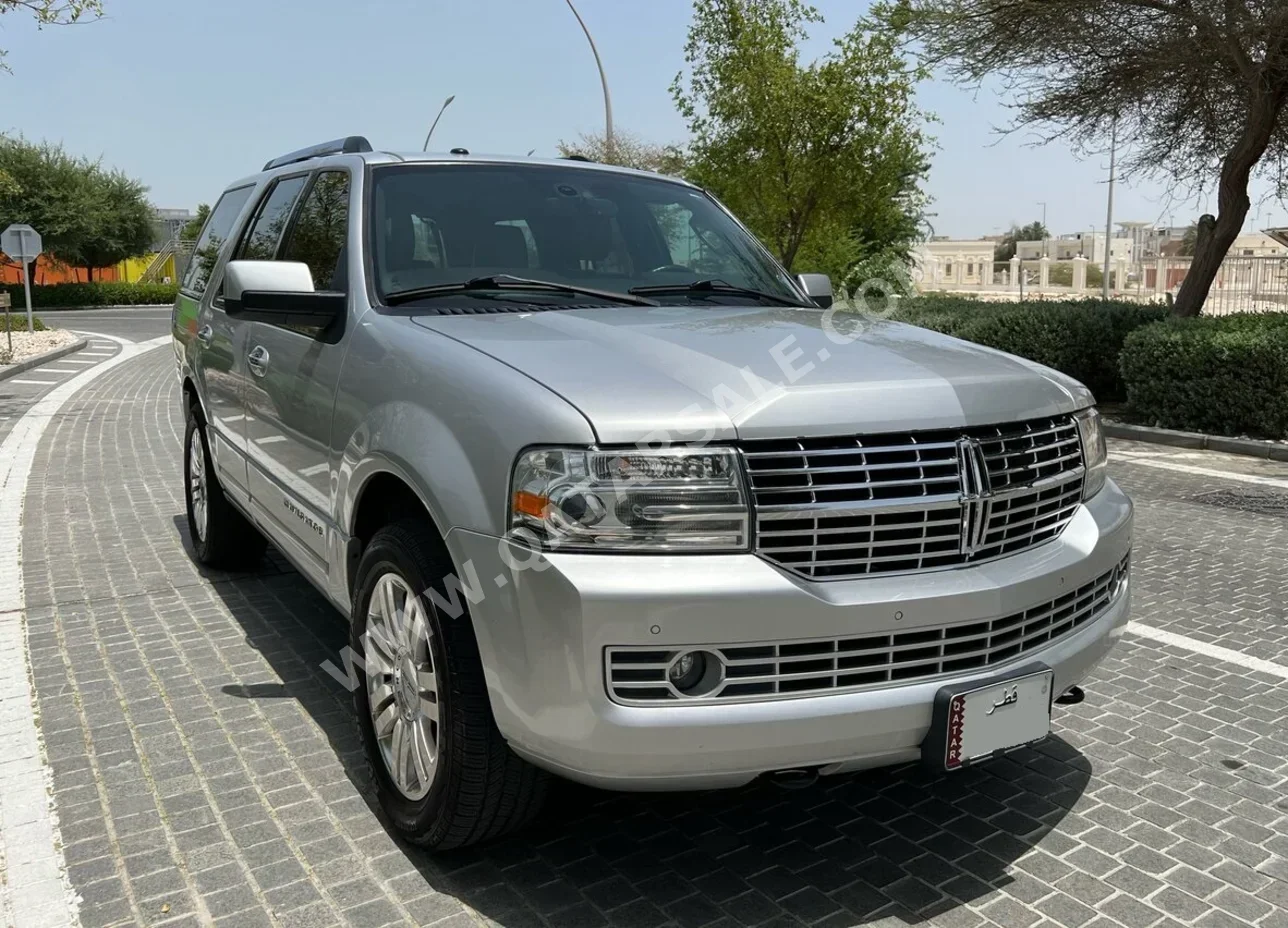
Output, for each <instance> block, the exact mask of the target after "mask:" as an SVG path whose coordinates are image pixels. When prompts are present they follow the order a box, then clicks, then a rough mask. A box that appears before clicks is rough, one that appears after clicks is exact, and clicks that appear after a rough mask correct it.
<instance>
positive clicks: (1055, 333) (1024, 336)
mask: <svg viewBox="0 0 1288 928" xmlns="http://www.w3.org/2000/svg"><path fill="white" fill-rule="evenodd" d="M1166 317H1167V308H1166V307H1163V306H1150V305H1145V304H1141V303H1121V302H1106V301H1102V300H1067V301H1054V300H1040V301H1039V300H1032V301H1025V302H1023V303H986V302H983V301H981V300H972V299H970V298H968V297H937V296H928V297H915V298H912V299H909V300H905V301H903V302H902V303H901V304H900V305H899V307H898V308H897V309H896V310H895V311H894V313H893V314H892V316H891V318H893V319H897V320H899V321H901V322H908V323H911V324H912V325H919V326H924V327H925V328H928V329H934V330H935V331H937V332H943V333H944V334H946V335H953V336H955V337H957V338H963V339H966V340H967V341H971V342H976V343H977V344H980V345H987V346H989V347H990V348H997V349H999V350H1001V351H1006V352H1009V353H1011V354H1015V355H1019V356H1020V357H1022V358H1028V359H1029V360H1031V361H1037V362H1038V363H1039V364H1045V365H1046V366H1047V367H1053V368H1055V369H1056V370H1058V371H1061V372H1063V373H1065V374H1068V375H1069V376H1070V377H1073V378H1075V379H1076V380H1079V381H1081V382H1082V383H1084V384H1086V385H1087V386H1088V387H1089V388H1090V389H1091V392H1092V393H1094V394H1095V396H1096V399H1097V400H1098V401H1099V402H1102V403H1103V402H1121V401H1122V400H1123V399H1125V398H1126V390H1125V388H1124V385H1123V381H1122V377H1121V375H1120V373H1119V366H1118V353H1119V351H1121V349H1122V345H1123V340H1124V339H1125V338H1126V337H1127V336H1128V335H1129V334H1131V333H1132V332H1134V331H1135V330H1137V329H1139V328H1141V327H1142V326H1146V325H1150V324H1152V323H1155V322H1158V321H1159V320H1161V319H1164V318H1166Z"/></svg>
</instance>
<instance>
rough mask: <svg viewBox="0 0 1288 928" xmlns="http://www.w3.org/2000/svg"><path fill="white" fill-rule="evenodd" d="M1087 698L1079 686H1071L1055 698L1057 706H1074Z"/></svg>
mask: <svg viewBox="0 0 1288 928" xmlns="http://www.w3.org/2000/svg"><path fill="white" fill-rule="evenodd" d="M1086 698H1087V694H1086V693H1084V692H1083V691H1082V687H1080V686H1071V687H1069V688H1068V689H1067V690H1065V691H1064V692H1063V693H1061V694H1060V696H1059V697H1058V698H1057V699H1056V701H1055V704H1056V705H1057V706H1076V705H1077V704H1078V703H1080V702H1082V701H1083V700H1084V699H1086Z"/></svg>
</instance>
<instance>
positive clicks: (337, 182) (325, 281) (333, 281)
mask: <svg viewBox="0 0 1288 928" xmlns="http://www.w3.org/2000/svg"><path fill="white" fill-rule="evenodd" d="M348 235H349V174H348V172H347V171H323V172H322V173H321V174H319V175H318V176H317V179H316V180H315V181H314V182H313V186H312V187H310V188H309V192H308V195H307V196H306V197H305V198H304V203H303V204H302V205H301V206H300V210H299V215H297V216H296V218H295V225H294V226H293V227H292V228H291V231H290V237H289V238H288V239H287V241H286V244H285V245H284V246H282V254H281V258H282V260H283V261H303V262H304V263H305V264H307V265H308V266H309V270H310V271H312V272H313V286H314V287H315V288H317V289H318V290H341V291H343V290H346V289H347V281H346V280H345V277H346V275H345V264H344V262H345V260H346V256H347V252H348V249H346V248H345V247H344V246H345V242H346V241H347V240H348Z"/></svg>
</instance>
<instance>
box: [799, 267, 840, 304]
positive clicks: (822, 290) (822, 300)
mask: <svg viewBox="0 0 1288 928" xmlns="http://www.w3.org/2000/svg"><path fill="white" fill-rule="evenodd" d="M796 279H797V280H798V281H799V282H800V285H801V289H802V290H804V291H805V295H806V296H808V297H809V298H810V299H811V300H813V301H814V305H816V306H817V307H818V308H819V309H829V308H830V307H831V306H832V278H830V277H828V276H827V275H826V274H797V275H796Z"/></svg>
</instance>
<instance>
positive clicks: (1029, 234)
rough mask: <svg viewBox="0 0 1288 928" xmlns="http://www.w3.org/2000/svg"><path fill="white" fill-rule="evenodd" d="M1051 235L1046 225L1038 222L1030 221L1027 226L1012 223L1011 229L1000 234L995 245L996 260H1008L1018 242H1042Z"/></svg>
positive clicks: (1013, 254)
mask: <svg viewBox="0 0 1288 928" xmlns="http://www.w3.org/2000/svg"><path fill="white" fill-rule="evenodd" d="M1050 237H1051V233H1050V232H1048V231H1047V227H1046V226H1044V225H1042V223H1040V222H1030V223H1029V224H1028V225H1027V226H1017V225H1014V224H1013V225H1012V226H1011V231H1009V232H1007V233H1006V234H1005V235H1004V236H1002V241H1001V243H1000V244H999V245H998V246H997V257H996V258H995V259H994V260H997V261H1010V260H1011V259H1012V258H1014V257H1015V252H1016V246H1017V245H1018V244H1019V243H1020V242H1042V241H1046V239H1048V238H1050Z"/></svg>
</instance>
